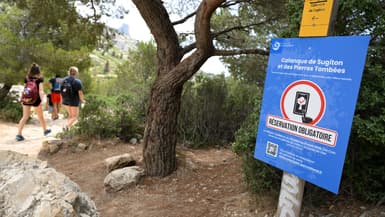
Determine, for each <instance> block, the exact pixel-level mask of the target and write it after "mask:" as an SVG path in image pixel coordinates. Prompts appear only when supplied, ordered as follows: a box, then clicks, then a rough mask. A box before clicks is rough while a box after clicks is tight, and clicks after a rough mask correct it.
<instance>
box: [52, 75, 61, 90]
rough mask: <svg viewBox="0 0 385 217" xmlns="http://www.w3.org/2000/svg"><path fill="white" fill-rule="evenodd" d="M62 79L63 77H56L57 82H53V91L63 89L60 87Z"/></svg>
mask: <svg viewBox="0 0 385 217" xmlns="http://www.w3.org/2000/svg"><path fill="white" fill-rule="evenodd" d="M61 82H62V81H61V79H60V78H56V79H55V82H54V83H53V88H52V89H53V91H55V92H60V91H61V88H60V86H61V85H60V83H61Z"/></svg>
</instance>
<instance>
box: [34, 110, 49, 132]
mask: <svg viewBox="0 0 385 217" xmlns="http://www.w3.org/2000/svg"><path fill="white" fill-rule="evenodd" d="M35 112H36V114H37V118H38V119H39V122H40V125H41V127H42V128H43V132H45V130H46V129H47V125H46V123H45V120H44V116H43V108H42V106H41V104H40V105H39V106H37V107H35Z"/></svg>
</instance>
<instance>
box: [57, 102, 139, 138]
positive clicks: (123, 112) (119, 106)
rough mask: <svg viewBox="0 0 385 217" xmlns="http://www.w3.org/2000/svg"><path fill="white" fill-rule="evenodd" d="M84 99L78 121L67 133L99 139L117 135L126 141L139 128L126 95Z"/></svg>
mask: <svg viewBox="0 0 385 217" xmlns="http://www.w3.org/2000/svg"><path fill="white" fill-rule="evenodd" d="M86 101H87V103H86V106H84V108H82V109H81V110H80V115H79V122H78V123H77V124H76V127H74V128H73V130H71V131H70V132H68V133H67V135H71V134H73V135H78V136H80V137H82V138H95V137H96V138H99V139H106V138H113V137H119V138H121V139H123V140H124V141H128V140H129V139H131V138H132V136H135V135H136V134H137V133H138V132H139V130H140V129H141V128H140V127H139V124H138V121H137V119H136V116H135V114H134V113H133V112H132V111H131V109H130V106H129V99H128V98H127V96H123V95H122V96H118V97H116V98H111V97H101V96H87V99H86ZM63 136H65V135H63Z"/></svg>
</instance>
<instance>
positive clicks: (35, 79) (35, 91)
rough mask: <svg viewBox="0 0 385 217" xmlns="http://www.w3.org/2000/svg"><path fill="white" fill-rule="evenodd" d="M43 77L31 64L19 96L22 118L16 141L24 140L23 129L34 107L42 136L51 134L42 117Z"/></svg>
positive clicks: (36, 66)
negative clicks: (21, 105) (41, 129)
mask: <svg viewBox="0 0 385 217" xmlns="http://www.w3.org/2000/svg"><path fill="white" fill-rule="evenodd" d="M43 82H44V79H43V77H41V76H40V67H39V65H37V64H36V63H33V64H32V66H31V68H30V70H29V72H28V74H27V75H26V77H25V79H24V83H25V87H24V91H23V93H22V96H21V101H22V104H23V117H22V118H21V119H20V121H19V126H18V132H17V135H16V140H17V141H22V140H24V137H23V135H22V131H23V128H24V126H25V124H26V123H27V121H28V119H29V115H30V113H31V107H34V109H35V112H36V114H37V117H38V119H39V122H40V125H41V127H42V128H43V133H44V136H47V135H48V134H49V133H51V129H47V125H46V123H45V120H44V116H43V106H42V101H43V99H44V94H45V93H44V89H43Z"/></svg>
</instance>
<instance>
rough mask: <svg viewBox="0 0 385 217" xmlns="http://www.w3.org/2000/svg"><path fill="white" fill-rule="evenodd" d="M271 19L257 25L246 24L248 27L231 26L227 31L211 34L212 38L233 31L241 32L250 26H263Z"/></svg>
mask: <svg viewBox="0 0 385 217" xmlns="http://www.w3.org/2000/svg"><path fill="white" fill-rule="evenodd" d="M272 19H273V18H270V19H267V20H264V21H261V22H259V23H251V24H248V25H244V26H242V25H241V26H233V27H231V28H228V29H225V30H222V31H220V32H216V33H213V34H212V37H213V38H215V37H217V36H219V35H223V34H226V33H228V32H231V31H234V30H243V29H246V28H250V27H252V26H259V25H262V24H265V23H267V22H269V21H270V20H272Z"/></svg>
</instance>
